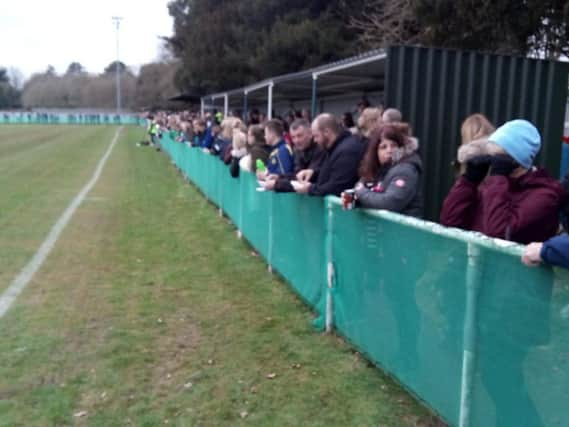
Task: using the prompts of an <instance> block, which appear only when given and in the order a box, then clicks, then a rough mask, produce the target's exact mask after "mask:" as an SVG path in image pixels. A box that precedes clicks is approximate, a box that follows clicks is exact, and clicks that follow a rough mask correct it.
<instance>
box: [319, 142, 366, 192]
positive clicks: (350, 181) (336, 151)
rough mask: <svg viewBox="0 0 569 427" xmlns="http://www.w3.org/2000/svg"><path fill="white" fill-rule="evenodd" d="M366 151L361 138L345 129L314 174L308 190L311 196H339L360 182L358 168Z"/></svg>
mask: <svg viewBox="0 0 569 427" xmlns="http://www.w3.org/2000/svg"><path fill="white" fill-rule="evenodd" d="M364 152H365V145H364V144H362V142H361V140H360V138H359V137H358V136H356V135H352V134H351V133H350V132H348V131H344V132H343V133H342V134H341V135H340V136H339V137H338V139H337V140H336V142H335V143H334V145H333V146H332V148H330V149H329V150H327V151H326V155H325V157H324V161H323V162H322V166H321V168H320V170H319V171H316V172H315V173H314V175H312V179H311V181H312V182H313V184H312V185H311V186H310V189H309V190H308V194H310V195H311V196H327V195H329V194H332V195H335V196H339V195H340V193H341V192H342V191H344V190H346V189H348V188H353V187H354V185H355V184H356V182H358V179H359V176H358V168H359V166H360V161H361V159H362V157H363V155H364Z"/></svg>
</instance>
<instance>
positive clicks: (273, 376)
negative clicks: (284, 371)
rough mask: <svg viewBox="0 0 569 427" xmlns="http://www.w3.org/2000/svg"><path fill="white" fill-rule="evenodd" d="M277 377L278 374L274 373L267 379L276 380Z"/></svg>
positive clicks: (268, 375)
mask: <svg viewBox="0 0 569 427" xmlns="http://www.w3.org/2000/svg"><path fill="white" fill-rule="evenodd" d="M276 377H277V374H275V373H274V372H272V373H270V374H267V378H268V379H270V380H274V379H275V378H276Z"/></svg>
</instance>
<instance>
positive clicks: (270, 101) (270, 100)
mask: <svg viewBox="0 0 569 427" xmlns="http://www.w3.org/2000/svg"><path fill="white" fill-rule="evenodd" d="M273 86H274V83H272V82H271V83H270V84H269V89H268V95H269V96H268V99H267V118H268V119H269V120H271V119H272V118H273Z"/></svg>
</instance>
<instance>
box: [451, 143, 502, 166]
mask: <svg viewBox="0 0 569 427" xmlns="http://www.w3.org/2000/svg"><path fill="white" fill-rule="evenodd" d="M503 152H504V150H503V149H502V148H501V147H500V146H499V145H497V144H495V143H493V142H492V141H489V140H488V139H487V138H484V139H477V140H475V141H472V142H469V143H467V144H463V145H461V147H460V148H459V149H458V153H457V160H458V162H459V163H462V164H464V163H466V162H468V161H469V160H470V159H472V158H474V157H477V156H483V155H489V156H495V155H496V154H501V153H503Z"/></svg>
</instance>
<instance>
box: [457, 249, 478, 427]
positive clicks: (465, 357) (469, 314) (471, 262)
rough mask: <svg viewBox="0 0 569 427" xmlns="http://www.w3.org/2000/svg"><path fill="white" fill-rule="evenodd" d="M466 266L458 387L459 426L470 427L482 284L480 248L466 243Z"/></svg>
mask: <svg viewBox="0 0 569 427" xmlns="http://www.w3.org/2000/svg"><path fill="white" fill-rule="evenodd" d="M467 251H468V265H467V267H466V310H465V315H464V335H463V353H462V380H461V387H460V413H459V426H460V427H470V425H471V405H472V393H473V388H474V374H475V366H476V341H477V339H478V336H477V330H476V328H477V311H478V294H479V291H480V286H481V283H482V265H481V262H480V252H481V251H480V247H479V246H477V245H476V244H474V243H468V247H467Z"/></svg>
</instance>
